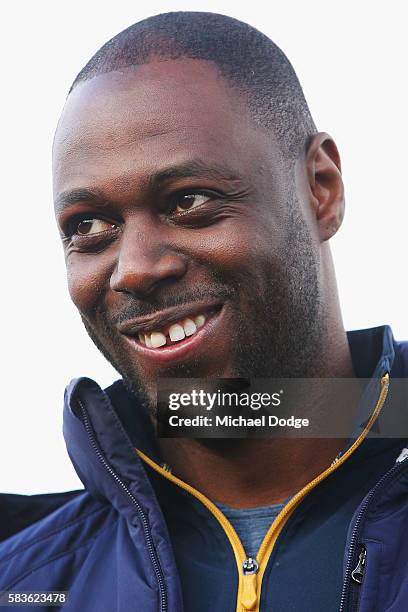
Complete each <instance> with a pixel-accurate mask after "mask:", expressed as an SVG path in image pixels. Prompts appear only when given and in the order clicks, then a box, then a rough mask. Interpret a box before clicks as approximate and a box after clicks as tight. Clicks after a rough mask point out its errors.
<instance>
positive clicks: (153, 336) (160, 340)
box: [138, 314, 206, 348]
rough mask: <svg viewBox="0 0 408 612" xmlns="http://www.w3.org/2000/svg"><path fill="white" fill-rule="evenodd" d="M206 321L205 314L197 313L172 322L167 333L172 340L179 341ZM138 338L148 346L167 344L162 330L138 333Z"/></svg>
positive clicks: (155, 346) (190, 334) (154, 346)
mask: <svg viewBox="0 0 408 612" xmlns="http://www.w3.org/2000/svg"><path fill="white" fill-rule="evenodd" d="M205 321H206V316H205V315H202V314H200V315H197V316H196V317H194V320H193V319H188V318H187V319H183V321H182V322H181V323H173V325H170V327H169V329H168V332H167V333H168V335H169V337H170V340H171V341H172V342H180V340H183V339H184V338H185V337H186V336H192V335H193V334H195V332H196V331H197V329H198V328H199V327H202V326H203V325H204V323H205ZM138 336H139V340H140V342H141V343H142V344H145V345H146V346H147V347H148V348H159V347H160V346H164V345H165V344H167V339H166V335H165V334H163V333H162V332H151V333H149V334H143V333H139V334H138Z"/></svg>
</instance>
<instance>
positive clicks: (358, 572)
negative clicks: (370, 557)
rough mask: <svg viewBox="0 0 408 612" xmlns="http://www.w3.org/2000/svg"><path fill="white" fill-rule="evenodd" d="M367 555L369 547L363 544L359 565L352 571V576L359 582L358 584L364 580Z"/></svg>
mask: <svg viewBox="0 0 408 612" xmlns="http://www.w3.org/2000/svg"><path fill="white" fill-rule="evenodd" d="M366 557H367V549H366V547H365V546H361V550H360V555H359V557H358V563H357V566H356V567H355V568H354V569H353V571H352V572H351V577H352V579H353V580H354V582H357V584H361V583H362V582H363V577H364V568H365V562H366Z"/></svg>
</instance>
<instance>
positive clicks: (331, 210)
mask: <svg viewBox="0 0 408 612" xmlns="http://www.w3.org/2000/svg"><path fill="white" fill-rule="evenodd" d="M306 171H307V176H308V180H309V186H310V190H311V194H312V202H313V208H314V211H315V215H316V221H317V227H318V231H319V236H320V240H321V241H322V242H324V241H325V240H329V239H330V238H331V237H332V236H334V234H335V233H336V232H337V230H338V229H339V227H340V225H341V222H342V221H343V217H344V185H343V179H342V176H341V166H340V156H339V152H338V150H337V147H336V144H335V142H334V140H333V139H332V138H331V137H330V136H329V135H328V134H326V133H324V132H319V133H318V134H315V136H313V138H312V139H311V141H310V143H309V146H308V149H307V153H306Z"/></svg>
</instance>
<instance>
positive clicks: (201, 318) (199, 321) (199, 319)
mask: <svg viewBox="0 0 408 612" xmlns="http://www.w3.org/2000/svg"><path fill="white" fill-rule="evenodd" d="M194 321H195V324H196V325H197V327H202V326H203V325H204V323H205V316H204V315H198V317H196V318H195V319H194Z"/></svg>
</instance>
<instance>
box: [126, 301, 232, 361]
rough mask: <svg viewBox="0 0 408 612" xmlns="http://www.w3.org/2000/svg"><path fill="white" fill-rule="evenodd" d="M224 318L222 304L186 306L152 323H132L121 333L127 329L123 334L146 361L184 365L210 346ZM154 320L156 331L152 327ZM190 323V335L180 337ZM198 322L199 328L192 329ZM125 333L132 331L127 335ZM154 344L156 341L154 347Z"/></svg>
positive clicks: (162, 313)
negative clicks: (179, 334) (208, 342)
mask: <svg viewBox="0 0 408 612" xmlns="http://www.w3.org/2000/svg"><path fill="white" fill-rule="evenodd" d="M222 314H223V311H222V305H221V304H219V303H218V304H215V303H212V304H209V303H208V302H207V303H206V304H204V303H200V304H198V303H195V304H194V305H183V307H177V308H175V309H171V310H170V309H169V310H166V311H162V312H160V313H157V314H156V315H155V316H154V318H153V317H151V318H149V320H147V319H145V320H143V321H142V320H141V319H139V320H137V321H136V320H135V321H132V322H131V323H128V324H127V326H124V325H123V326H121V331H122V329H123V331H122V333H123V335H124V336H125V338H126V341H127V342H128V343H129V344H130V345H131V346H132V348H133V350H136V351H137V353H138V354H139V355H140V357H141V358H142V359H144V360H146V361H149V362H150V363H154V362H156V363H157V364H162V365H165V364H171V363H175V362H178V363H180V362H182V361H184V360H185V359H188V358H191V357H194V356H195V354H196V353H197V352H198V351H199V350H200V348H201V347H202V346H204V347H205V346H206V343H207V341H208V339H209V337H210V336H211V335H213V334H214V332H215V331H216V329H217V328H218V327H219V325H220V323H221V319H222ZM153 320H154V322H153V325H154V326H155V327H153V326H152V321H153ZM186 321H187V322H188V323H187V325H186V326H185V328H184V329H185V330H186V332H187V333H185V334H184V337H180V336H178V335H177V332H181V336H183V327H182V324H183V322H184V323H186ZM194 321H196V322H197V325H194V324H193V325H191V324H192V323H193V322H194ZM156 326H157V327H156ZM194 328H195V329H194ZM125 329H126V330H129V331H128V332H127V333H126V332H125V331H124V330H125ZM129 332H130V333H129ZM174 334H176V337H177V338H178V339H177V340H174V339H173V340H172V337H173V338H174V337H175V335H174ZM158 339H159V340H158ZM160 339H161V340H160ZM151 340H153V346H152V342H151ZM155 343H156V344H157V343H159V346H154V344H155ZM160 343H161V344H160Z"/></svg>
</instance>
